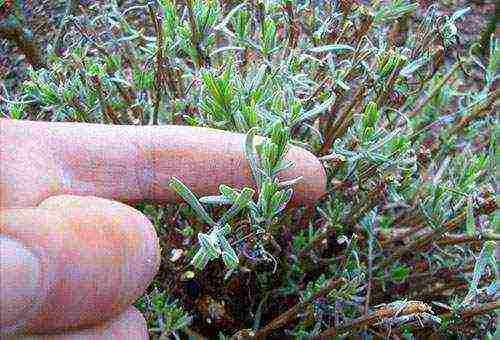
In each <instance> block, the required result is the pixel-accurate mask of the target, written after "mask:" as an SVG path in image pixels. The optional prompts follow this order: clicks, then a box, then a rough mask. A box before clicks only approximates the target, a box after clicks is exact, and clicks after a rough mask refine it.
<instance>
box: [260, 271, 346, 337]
mask: <svg viewBox="0 0 500 340" xmlns="http://www.w3.org/2000/svg"><path fill="white" fill-rule="evenodd" d="M342 283H345V279H344V278H340V279H331V280H330V281H329V282H328V283H327V284H326V285H325V286H324V287H323V288H321V289H320V290H319V291H318V292H317V293H315V294H313V295H311V296H310V297H309V298H308V299H306V300H304V301H302V302H300V303H298V304H296V305H295V306H293V307H292V308H290V309H289V310H287V311H286V312H284V313H283V314H281V315H280V316H278V317H277V318H275V319H274V320H272V321H271V322H270V323H268V324H267V326H265V327H264V328H262V329H260V330H258V331H257V332H256V333H255V339H265V338H266V337H267V336H268V335H269V333H271V332H272V331H273V330H275V329H277V328H279V327H281V326H283V325H285V324H286V323H287V322H290V321H291V320H293V319H295V318H297V317H298V315H297V314H298V313H299V312H300V311H301V310H303V309H304V308H305V307H307V305H308V304H310V303H311V302H313V301H314V300H316V299H318V298H320V297H322V296H324V295H326V294H328V293H329V292H330V291H331V290H332V289H335V288H336V287H338V286H339V285H340V284H342Z"/></svg>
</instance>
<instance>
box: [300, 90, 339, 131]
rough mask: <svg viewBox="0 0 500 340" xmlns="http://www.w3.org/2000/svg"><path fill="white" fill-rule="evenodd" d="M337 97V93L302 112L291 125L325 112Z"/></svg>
mask: <svg viewBox="0 0 500 340" xmlns="http://www.w3.org/2000/svg"><path fill="white" fill-rule="evenodd" d="M335 99H337V97H336V96H335V95H332V96H331V97H330V98H328V99H327V100H325V101H324V102H323V103H321V104H320V105H318V106H316V107H314V108H312V109H311V110H309V111H306V112H304V113H302V114H301V115H300V116H299V117H298V118H297V119H296V120H295V121H293V122H292V124H291V125H292V126H294V125H297V124H299V123H301V122H303V121H305V120H308V119H312V118H315V117H316V116H317V115H319V114H321V113H323V111H325V110H327V109H329V108H330V106H332V105H333V103H334V102H335Z"/></svg>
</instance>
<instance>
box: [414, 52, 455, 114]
mask: <svg viewBox="0 0 500 340" xmlns="http://www.w3.org/2000/svg"><path fill="white" fill-rule="evenodd" d="M459 67H460V62H456V63H455V65H453V67H452V68H451V70H450V71H449V72H448V73H447V74H446V75H445V76H444V77H443V79H441V81H440V82H439V83H438V84H437V85H436V87H435V88H434V89H433V90H432V92H431V93H430V94H429V95H428V96H427V97H425V99H424V100H423V101H422V102H421V103H420V104H419V105H417V107H416V108H414V109H413V110H412V111H411V112H409V113H408V117H415V116H416V115H418V114H419V113H420V111H422V109H423V108H424V107H425V106H426V105H427V104H428V103H429V102H430V101H431V100H432V98H434V97H435V96H436V95H438V94H439V91H441V88H442V87H443V86H444V84H446V82H448V79H450V78H451V76H452V75H453V73H455V71H456V70H457V69H458V68H459Z"/></svg>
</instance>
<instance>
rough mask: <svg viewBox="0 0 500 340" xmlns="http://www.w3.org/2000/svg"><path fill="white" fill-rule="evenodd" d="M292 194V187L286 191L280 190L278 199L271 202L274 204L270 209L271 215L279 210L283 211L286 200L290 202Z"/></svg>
mask: <svg viewBox="0 0 500 340" xmlns="http://www.w3.org/2000/svg"><path fill="white" fill-rule="evenodd" d="M292 194H293V189H291V188H290V189H288V190H286V191H281V195H280V197H279V200H278V201H277V202H272V204H273V205H274V206H273V210H272V214H273V215H276V214H279V213H280V212H282V211H283V209H285V208H286V206H287V204H288V202H290V199H291V198H292ZM273 198H274V197H273Z"/></svg>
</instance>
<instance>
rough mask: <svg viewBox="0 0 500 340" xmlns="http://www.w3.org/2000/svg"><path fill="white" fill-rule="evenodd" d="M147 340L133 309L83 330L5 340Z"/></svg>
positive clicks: (142, 324)
mask: <svg viewBox="0 0 500 340" xmlns="http://www.w3.org/2000/svg"><path fill="white" fill-rule="evenodd" d="M110 339H123V340H147V339H149V334H148V328H147V325H146V320H144V317H143V316H142V314H141V313H140V312H139V311H138V310H137V309H136V308H134V307H132V306H131V307H129V308H128V309H127V310H126V311H125V312H123V313H121V314H120V315H118V316H117V317H114V318H112V319H110V320H109V321H106V322H103V323H101V324H99V325H97V326H94V327H91V328H87V329H84V330H74V331H68V332H63V333H59V334H51V335H17V336H12V337H9V338H6V340H110Z"/></svg>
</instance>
